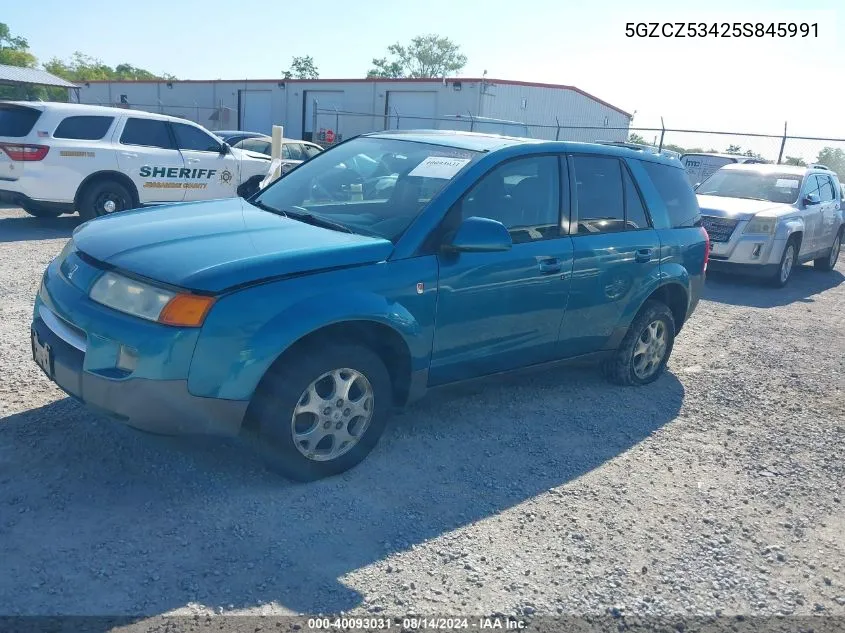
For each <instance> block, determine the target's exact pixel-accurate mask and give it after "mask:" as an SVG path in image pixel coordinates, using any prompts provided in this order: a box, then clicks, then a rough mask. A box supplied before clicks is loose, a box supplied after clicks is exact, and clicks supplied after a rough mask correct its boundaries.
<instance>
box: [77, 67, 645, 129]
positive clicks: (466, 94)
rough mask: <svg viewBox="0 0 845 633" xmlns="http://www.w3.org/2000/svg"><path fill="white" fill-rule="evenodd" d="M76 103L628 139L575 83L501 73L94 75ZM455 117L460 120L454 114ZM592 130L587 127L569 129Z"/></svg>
mask: <svg viewBox="0 0 845 633" xmlns="http://www.w3.org/2000/svg"><path fill="white" fill-rule="evenodd" d="M79 100H80V102H81V103H90V104H101V105H117V106H122V107H131V108H135V109H139V110H148V111H151V112H160V113H164V114H170V115H174V116H179V117H183V118H186V119H191V120H193V121H196V122H197V123H199V124H201V125H203V126H205V127H207V128H208V129H211V130H224V129H225V130H228V129H241V130H249V131H255V132H264V133H267V134H269V133H270V131H271V126H272V125H283V126H284V128H285V136H287V137H289V138H300V139H304V140H317V141H319V140H324V135H325V132H326V131H328V130H331V134H330V137H331V135H333V136H334V137H335V139H336V140H342V139H343V138H348V137H349V136H354V135H356V134H362V133H365V132H372V131H376V130H384V129H395V128H400V129H410V128H436V129H455V128H457V129H470V126H471V125H472V119H473V118H474V117H487V118H493V119H502V120H508V121H517V122H520V123H525V124H528V126H529V134H530V135H531V136H532V137H535V138H546V139H555V138H559V139H561V140H575V141H595V140H620V141H621V140H625V139H626V138H627V136H628V131H627V130H628V126H629V124H630V122H631V115H630V114H628V113H627V112H625V111H623V110H621V109H619V108H617V107H616V106H613V105H610V104H609V103H607V102H605V101H602V100H601V99H598V98H596V97H594V96H592V95H590V94H587V93H586V92H584V91H583V90H579V89H578V88H575V87H573V86H561V85H554V84H542V83H530V82H525V81H510V80H500V79H488V78H483V79H313V80H282V79H267V80H216V81H194V80H187V81H91V82H87V83H84V84H83V85H82V86H81V88H80V90H79ZM458 117H459V118H458ZM572 128H589V129H572Z"/></svg>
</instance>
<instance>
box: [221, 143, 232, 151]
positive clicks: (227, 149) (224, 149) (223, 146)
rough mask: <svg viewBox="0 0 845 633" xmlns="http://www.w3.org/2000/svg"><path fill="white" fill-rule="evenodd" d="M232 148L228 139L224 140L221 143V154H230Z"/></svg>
mask: <svg viewBox="0 0 845 633" xmlns="http://www.w3.org/2000/svg"><path fill="white" fill-rule="evenodd" d="M231 149H232V148H231V147H229V144H228V143H227V142H226V141H223V142H222V143H220V150H219V151H220V153H221V154H228V153H229V152H230V151H231Z"/></svg>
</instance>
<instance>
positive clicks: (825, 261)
mask: <svg viewBox="0 0 845 633" xmlns="http://www.w3.org/2000/svg"><path fill="white" fill-rule="evenodd" d="M841 250H842V230H840V231H839V233H837V234H836V237H835V238H834V240H833V246H831V247H830V253H828V255H827V257H820V258H819V259H816V260H814V261H813V266H815V267H816V268H818V269H819V270H824V271H828V270H833V269H834V267H835V266H836V262H837V260H839V252H840V251H841Z"/></svg>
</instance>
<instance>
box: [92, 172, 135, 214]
mask: <svg viewBox="0 0 845 633" xmlns="http://www.w3.org/2000/svg"><path fill="white" fill-rule="evenodd" d="M134 207H135V201H134V198H133V196H132V194H131V192H130V191H129V189H127V188H126V186H125V185H123V184H121V183H119V182H118V181H116V180H100V181H97V182H95V183H92V184H91V185H88V187H86V189H85V192H84V193H83V194H82V196H81V198H80V205H79V215H80V216H81V217H82V219H83V220H92V219H93V218H96V217H100V216H103V215H109V214H110V213H117V212H118V211H126V210H128V209H132V208H134Z"/></svg>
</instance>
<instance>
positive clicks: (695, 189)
mask: <svg viewBox="0 0 845 633" xmlns="http://www.w3.org/2000/svg"><path fill="white" fill-rule="evenodd" d="M700 186H701V183H700V182H697V183H695V184H694V185H693V186H692V190H693V191H698V188H699V187H700Z"/></svg>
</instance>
